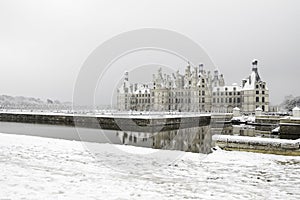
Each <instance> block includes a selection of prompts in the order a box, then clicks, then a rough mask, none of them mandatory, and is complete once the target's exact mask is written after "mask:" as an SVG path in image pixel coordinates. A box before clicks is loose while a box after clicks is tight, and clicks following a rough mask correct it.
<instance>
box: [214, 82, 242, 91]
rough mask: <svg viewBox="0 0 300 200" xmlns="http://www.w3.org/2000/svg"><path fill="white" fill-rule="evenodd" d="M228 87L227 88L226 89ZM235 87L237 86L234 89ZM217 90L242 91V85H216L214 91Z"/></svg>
mask: <svg viewBox="0 0 300 200" xmlns="http://www.w3.org/2000/svg"><path fill="white" fill-rule="evenodd" d="M226 88H227V90H226ZM234 88H235V90H234ZM217 91H220V92H225V91H227V92H234V91H237V92H239V91H241V87H240V86H238V85H236V84H235V85H230V86H222V87H214V88H213V92H217Z"/></svg>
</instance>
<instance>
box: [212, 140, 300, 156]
mask: <svg viewBox="0 0 300 200" xmlns="http://www.w3.org/2000/svg"><path fill="white" fill-rule="evenodd" d="M212 139H213V141H214V142H215V144H216V145H217V146H219V147H220V148H221V149H224V150H229V151H248V152H256V153H267V154H278V155H288V156H300V139H298V140H287V139H277V138H259V137H247V136H232V135H214V136H212Z"/></svg>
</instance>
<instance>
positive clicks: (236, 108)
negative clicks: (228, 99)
mask: <svg viewBox="0 0 300 200" xmlns="http://www.w3.org/2000/svg"><path fill="white" fill-rule="evenodd" d="M233 110H241V109H239V108H238V107H235V108H234V109H233Z"/></svg>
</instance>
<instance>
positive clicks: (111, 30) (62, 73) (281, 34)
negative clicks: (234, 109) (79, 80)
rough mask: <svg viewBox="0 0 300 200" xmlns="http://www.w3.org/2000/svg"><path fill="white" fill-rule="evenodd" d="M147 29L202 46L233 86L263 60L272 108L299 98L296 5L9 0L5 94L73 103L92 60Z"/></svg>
mask: <svg viewBox="0 0 300 200" xmlns="http://www.w3.org/2000/svg"><path fill="white" fill-rule="evenodd" d="M145 27H147V28H163V29H169V30H173V31H176V32H178V33H181V34H183V35H186V36H188V37H189V38H191V39H192V40H194V41H195V42H197V43H198V44H200V45H201V46H202V47H203V48H204V49H205V51H206V52H207V53H208V54H209V56H210V58H211V59H212V60H213V62H214V63H215V65H216V66H217V67H218V68H219V69H220V70H221V71H222V73H223V74H224V76H225V80H226V83H227V84H232V83H234V82H238V83H240V82H241V80H242V78H244V77H246V76H247V75H249V73H250V70H251V61H252V60H253V59H254V58H256V59H258V60H259V72H260V75H261V77H262V79H263V80H265V81H266V82H267V83H268V87H269V89H270V100H271V103H273V104H276V103H280V102H281V101H282V100H283V97H284V96H285V95H289V94H293V95H295V96H297V95H300V87H299V75H300V66H299V63H300V55H299V53H300V1H297V0H295V1H288V0H282V1H275V0H270V1H266V0H257V1H255V0H249V1H246V0H244V1H241V0H236V1H225V0H224V1H213V0H209V1H200V0H181V1H175V0H151V1H150V0H148V1H144V0H119V1H114V0H109V1H87V0H82V1H71V0H58V1H54V0H52V1H42V0H36V1H25V0H20V1H14V0H2V1H0V68H1V72H0V94H8V95H14V96H16V95H23V96H32V97H39V98H42V99H45V98H51V99H59V100H62V101H71V100H72V93H73V87H74V83H75V81H76V77H77V75H78V72H79V70H80V67H81V66H82V64H83V62H84V61H85V60H86V58H87V57H88V56H89V54H90V53H91V52H92V51H93V50H94V49H95V48H96V47H98V46H99V45H100V44H101V43H102V42H104V41H106V40H107V39H109V38H111V37H113V36H115V35H117V34H120V33H122V32H125V31H130V30H134V29H139V28H145ZM178 65H182V63H180V62H178ZM112 78H113V79H116V80H119V79H120V78H121V77H112ZM104 103H105V102H104Z"/></svg>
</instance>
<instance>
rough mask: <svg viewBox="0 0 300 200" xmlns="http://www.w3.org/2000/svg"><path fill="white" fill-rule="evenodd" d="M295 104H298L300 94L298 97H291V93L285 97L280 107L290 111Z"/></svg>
mask: <svg viewBox="0 0 300 200" xmlns="http://www.w3.org/2000/svg"><path fill="white" fill-rule="evenodd" d="M296 106H300V96H298V97H293V96H292V95H290V96H287V97H285V100H284V101H283V103H282V104H281V107H282V108H284V109H286V110H288V111H292V110H293V108H295V107H296Z"/></svg>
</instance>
